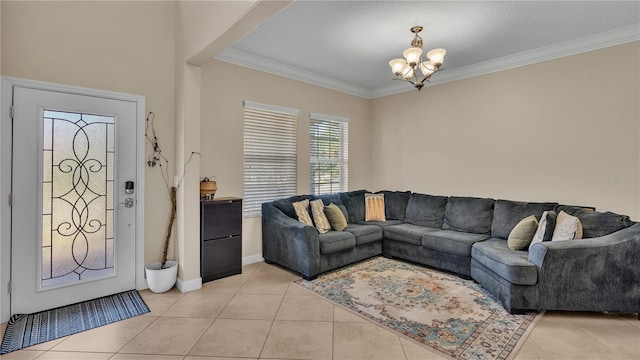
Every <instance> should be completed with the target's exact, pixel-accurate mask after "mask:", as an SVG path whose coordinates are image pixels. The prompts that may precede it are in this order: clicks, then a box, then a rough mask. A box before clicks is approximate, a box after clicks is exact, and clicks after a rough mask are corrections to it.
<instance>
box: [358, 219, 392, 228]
mask: <svg viewBox="0 0 640 360" xmlns="http://www.w3.org/2000/svg"><path fill="white" fill-rule="evenodd" d="M358 224H362V225H375V226H380V227H381V228H384V227H386V226H391V225H398V224H402V221H400V220H386V221H362V222H359V223H358Z"/></svg>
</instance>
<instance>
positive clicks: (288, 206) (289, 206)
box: [273, 195, 309, 219]
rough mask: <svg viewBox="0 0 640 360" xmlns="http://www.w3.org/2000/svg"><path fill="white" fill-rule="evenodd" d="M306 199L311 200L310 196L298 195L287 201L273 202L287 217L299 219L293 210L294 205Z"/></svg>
mask: <svg viewBox="0 0 640 360" xmlns="http://www.w3.org/2000/svg"><path fill="white" fill-rule="evenodd" d="M304 199H309V195H296V196H292V197H289V198H286V199H280V200H276V201H274V202H273V206H275V207H277V208H278V209H280V211H282V212H283V213H285V214H287V216H289V217H291V218H294V219H298V215H296V211H295V209H294V208H293V203H294V202H298V201H302V200H304Z"/></svg>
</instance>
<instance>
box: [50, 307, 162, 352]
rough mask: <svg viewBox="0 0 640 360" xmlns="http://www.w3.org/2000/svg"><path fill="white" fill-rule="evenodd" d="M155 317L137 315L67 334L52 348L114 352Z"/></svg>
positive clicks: (56, 349)
mask: <svg viewBox="0 0 640 360" xmlns="http://www.w3.org/2000/svg"><path fill="white" fill-rule="evenodd" d="M156 319H157V318H155V317H149V316H137V317H134V318H131V319H127V320H123V321H118V322H116V323H113V324H109V325H105V326H101V327H98V328H95V329H91V330H89V331H83V332H81V333H78V334H75V335H71V336H68V337H67V338H66V339H64V340H63V341H62V342H60V343H59V344H57V345H56V346H54V347H53V348H52V350H54V351H86V352H111V353H115V352H117V351H118V350H120V349H121V348H122V347H123V346H125V345H126V344H127V343H128V342H129V341H131V339H133V338H134V337H136V336H137V335H138V334H139V333H140V332H141V331H142V330H144V329H145V328H146V327H147V326H149V324H151V323H152V322H153V321H155V320H156Z"/></svg>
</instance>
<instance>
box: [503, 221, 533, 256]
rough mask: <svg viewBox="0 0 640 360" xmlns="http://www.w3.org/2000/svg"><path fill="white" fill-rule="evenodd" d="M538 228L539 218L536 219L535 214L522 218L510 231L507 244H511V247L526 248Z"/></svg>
mask: <svg viewBox="0 0 640 360" xmlns="http://www.w3.org/2000/svg"><path fill="white" fill-rule="evenodd" d="M537 229H538V220H536V217H535V215H531V216H529V217H526V218H524V219H522V220H520V222H519V223H518V224H517V225H516V226H515V227H514V228H513V230H511V232H510V233H509V238H508V239H507V245H508V246H509V249H511V250H524V249H526V248H527V247H528V246H529V244H530V243H531V240H532V239H533V235H534V234H535V233H536V230H537Z"/></svg>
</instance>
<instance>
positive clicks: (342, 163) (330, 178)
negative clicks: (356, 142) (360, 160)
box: [309, 113, 349, 195]
mask: <svg viewBox="0 0 640 360" xmlns="http://www.w3.org/2000/svg"><path fill="white" fill-rule="evenodd" d="M309 129H310V144H309V150H310V163H311V164H310V165H311V193H312V194H316V195H321V194H332V193H337V192H341V191H347V188H348V181H349V119H346V118H342V117H337V116H331V115H322V114H315V113H311V115H310V124H309Z"/></svg>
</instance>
